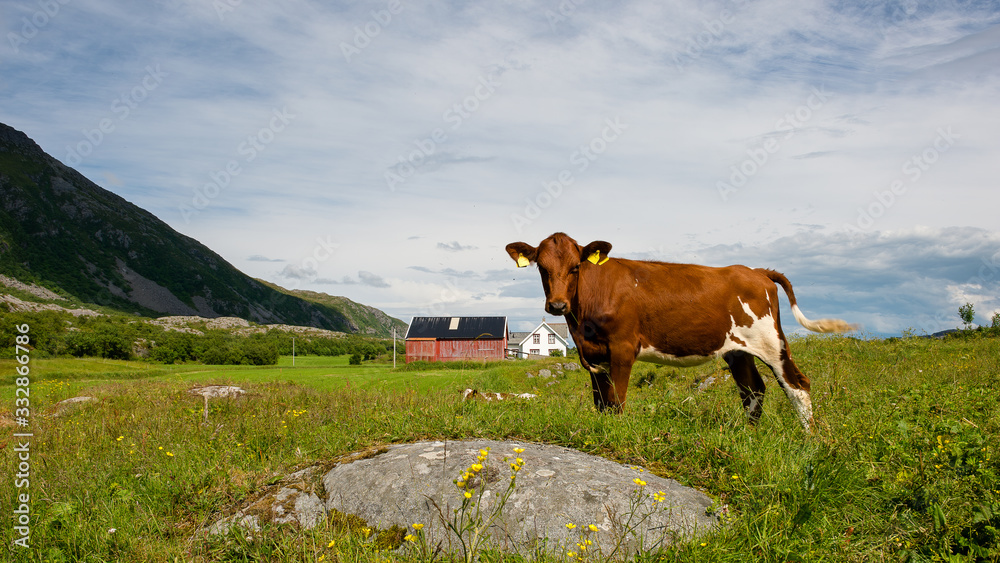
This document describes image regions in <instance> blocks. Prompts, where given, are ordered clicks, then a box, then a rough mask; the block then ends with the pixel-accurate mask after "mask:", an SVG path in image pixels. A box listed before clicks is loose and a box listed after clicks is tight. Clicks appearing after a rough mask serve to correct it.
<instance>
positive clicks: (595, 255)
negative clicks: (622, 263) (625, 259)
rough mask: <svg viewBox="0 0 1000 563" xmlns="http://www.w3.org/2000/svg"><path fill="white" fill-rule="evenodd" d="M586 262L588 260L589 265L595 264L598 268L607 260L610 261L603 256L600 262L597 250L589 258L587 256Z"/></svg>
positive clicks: (599, 253)
mask: <svg viewBox="0 0 1000 563" xmlns="http://www.w3.org/2000/svg"><path fill="white" fill-rule="evenodd" d="M587 260H589V261H590V263H591V264H597V265H598V266H600V265H601V264H603V263H605V262H607V261H608V260H610V258H608V257H607V256H605V257H604V259H603V260H601V251H600V250H597V251H595V252H594V253H593V254H591V255H590V256H588V257H587Z"/></svg>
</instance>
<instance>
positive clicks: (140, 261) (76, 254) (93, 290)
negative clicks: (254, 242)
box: [0, 124, 405, 336]
mask: <svg viewBox="0 0 1000 563" xmlns="http://www.w3.org/2000/svg"><path fill="white" fill-rule="evenodd" d="M0 274H6V275H8V276H10V277H12V278H16V279H18V280H21V281H22V282H29V283H36V284H38V285H40V286H44V287H46V288H48V289H50V290H55V291H57V292H62V293H65V294H67V295H70V296H72V297H74V298H76V299H78V300H79V301H81V302H83V303H93V304H96V305H99V306H105V307H111V308H114V309H118V310H123V311H129V312H136V313H140V314H143V315H148V316H159V315H162V314H168V315H198V316H202V317H209V318H213V317H222V316H230V317H240V318H243V319H247V320H250V321H254V322H257V323H268V324H270V323H280V324H289V325H299V326H313V327H318V328H324V329H328V330H334V331H340V332H349V333H357V332H361V333H367V334H373V335H378V336H389V335H391V327H392V326H394V325H395V326H397V327H400V326H402V327H405V324H404V323H402V321H399V320H397V319H391V318H389V317H388V316H386V315H385V314H384V313H382V312H381V311H377V310H375V309H371V308H369V307H365V306H364V305H359V304H357V303H354V302H352V301H350V300H348V299H346V298H339V297H331V296H325V295H323V294H315V295H317V296H321V297H317V298H309V299H306V298H303V296H300V295H297V294H296V293H295V292H288V291H284V290H281V289H280V288H278V287H276V286H271V285H269V284H266V283H263V282H261V281H258V280H255V279H253V278H251V277H249V276H247V275H246V274H244V273H243V272H240V271H239V270H237V269H236V268H235V267H233V266H232V265H231V264H229V263H228V262H226V261H225V260H224V259H222V257H220V256H219V255H218V254H216V253H215V252H212V251H211V250H210V249H209V248H207V247H206V246H204V245H203V244H201V243H199V242H198V241H196V240H194V239H192V238H190V237H187V236H185V235H182V234H180V233H178V232H177V231H175V230H173V229H172V228H170V226H168V225H167V224H166V223H164V222H163V221H160V220H159V219H157V218H156V217H155V216H153V215H152V214H151V213H149V212H147V211H145V210H143V209H140V208H139V207H137V206H135V205H133V204H131V203H129V202H128V201H126V200H124V199H123V198H121V197H119V196H117V195H115V194H113V193H111V192H109V191H107V190H105V189H103V188H101V187H100V186H98V185H97V184H95V183H93V182H91V181H90V180H88V179H87V178H85V177H84V176H83V175H82V174H80V173H78V172H77V171H76V170H73V169H72V168H69V167H67V166H65V165H63V164H62V163H61V162H59V161H58V160H56V159H55V158H53V157H51V156H50V155H48V154H46V153H45V152H44V151H42V149H41V148H40V147H39V146H38V145H37V144H36V143H35V142H34V141H32V140H31V139H30V138H28V136H27V135H25V134H24V133H22V132H20V131H17V130H15V129H13V128H11V127H9V126H7V125H4V124H0Z"/></svg>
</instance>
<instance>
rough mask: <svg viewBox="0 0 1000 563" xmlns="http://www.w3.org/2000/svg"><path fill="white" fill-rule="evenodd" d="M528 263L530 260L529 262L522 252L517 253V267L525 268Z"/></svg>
mask: <svg viewBox="0 0 1000 563" xmlns="http://www.w3.org/2000/svg"><path fill="white" fill-rule="evenodd" d="M528 264H531V262H529V261H528V259H527V258H525V257H524V254H518V255H517V267H518V268H527V267H528Z"/></svg>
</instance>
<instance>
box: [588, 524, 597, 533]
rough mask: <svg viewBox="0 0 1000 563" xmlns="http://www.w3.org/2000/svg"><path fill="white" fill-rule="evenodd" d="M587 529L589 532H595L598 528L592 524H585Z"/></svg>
mask: <svg viewBox="0 0 1000 563" xmlns="http://www.w3.org/2000/svg"><path fill="white" fill-rule="evenodd" d="M587 529H589V530H590V531H591V532H596V531H597V530H598V528H597V526H595V525H593V524H591V525H589V526H587Z"/></svg>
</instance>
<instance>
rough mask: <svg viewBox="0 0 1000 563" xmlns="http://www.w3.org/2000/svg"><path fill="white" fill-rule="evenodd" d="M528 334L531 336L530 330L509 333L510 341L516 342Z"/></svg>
mask: <svg viewBox="0 0 1000 563" xmlns="http://www.w3.org/2000/svg"><path fill="white" fill-rule="evenodd" d="M529 336H531V333H530V332H512V333H510V341H511V342H514V343H517V342H520V341H522V340H524V339H525V338H527V337H529Z"/></svg>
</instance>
